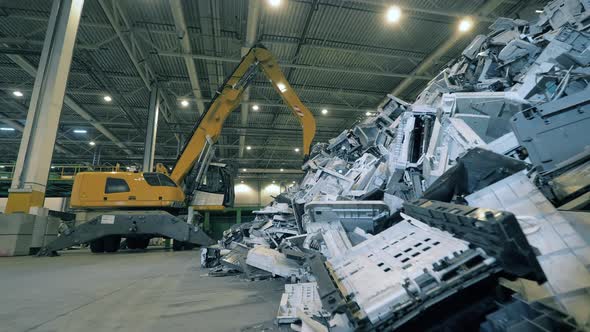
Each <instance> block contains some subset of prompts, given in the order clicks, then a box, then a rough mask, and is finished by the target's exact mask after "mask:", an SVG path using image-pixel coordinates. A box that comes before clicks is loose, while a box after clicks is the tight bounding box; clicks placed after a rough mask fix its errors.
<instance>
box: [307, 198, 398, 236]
mask: <svg viewBox="0 0 590 332" xmlns="http://www.w3.org/2000/svg"><path fill="white" fill-rule="evenodd" d="M305 212H306V213H307V215H308V216H309V218H310V221H311V222H318V223H321V222H326V223H330V222H338V221H339V222H340V223H342V226H343V227H344V229H345V230H346V231H347V232H352V231H354V229H355V228H356V227H359V228H361V229H363V230H364V231H367V232H373V231H374V230H375V228H376V226H377V222H378V221H379V220H380V219H381V218H383V217H387V216H389V206H388V205H387V204H386V203H385V202H383V201H335V202H323V201H320V202H318V201H316V202H310V203H308V204H306V205H305Z"/></svg>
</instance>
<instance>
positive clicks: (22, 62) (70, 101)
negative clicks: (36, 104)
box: [6, 54, 133, 155]
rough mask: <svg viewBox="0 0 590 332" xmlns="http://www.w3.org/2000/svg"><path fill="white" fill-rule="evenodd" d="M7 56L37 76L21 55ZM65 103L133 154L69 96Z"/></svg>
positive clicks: (30, 73)
mask: <svg viewBox="0 0 590 332" xmlns="http://www.w3.org/2000/svg"><path fill="white" fill-rule="evenodd" d="M6 56H7V57H8V58H10V60H12V61H13V62H14V63H16V64H17V65H18V66H20V67H21V68H22V69H24V71H25V72H27V74H29V75H30V76H32V77H36V76H37V68H35V66H33V65H32V64H30V63H29V62H28V61H27V60H25V59H24V58H23V57H21V56H20V55H12V54H9V55H6ZM64 103H65V104H66V105H68V107H69V108H71V109H72V110H73V111H74V112H76V113H78V115H80V116H81V117H82V118H83V119H84V120H86V121H88V122H89V123H90V124H91V125H92V126H93V127H94V128H96V130H98V131H99V132H101V133H102V134H103V135H104V136H106V137H107V138H108V139H110V140H111V141H112V142H113V143H115V145H117V146H118V147H119V148H120V149H121V150H123V151H124V152H125V153H127V154H128V155H130V154H132V153H133V152H132V151H131V150H130V149H129V148H128V147H127V146H126V145H125V144H124V143H123V142H121V140H119V139H118V138H117V137H115V135H113V133H111V131H109V130H108V129H107V128H106V127H105V126H103V125H102V124H100V122H99V121H98V120H96V119H95V118H94V116H92V115H91V114H90V113H88V112H87V111H86V110H85V109H84V108H82V106H80V105H78V103H76V102H75V101H74V100H73V99H72V98H71V97H70V96H69V95H68V94H66V95H65V96H64Z"/></svg>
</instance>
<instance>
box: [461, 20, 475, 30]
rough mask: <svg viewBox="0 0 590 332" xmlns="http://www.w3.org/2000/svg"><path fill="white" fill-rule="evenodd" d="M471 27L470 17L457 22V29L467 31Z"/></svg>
mask: <svg viewBox="0 0 590 332" xmlns="http://www.w3.org/2000/svg"><path fill="white" fill-rule="evenodd" d="M471 27H473V21H471V19H470V18H464V19H462V20H461V22H459V31H461V32H467V31H469V30H471Z"/></svg>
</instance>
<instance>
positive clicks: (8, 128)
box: [0, 127, 14, 131]
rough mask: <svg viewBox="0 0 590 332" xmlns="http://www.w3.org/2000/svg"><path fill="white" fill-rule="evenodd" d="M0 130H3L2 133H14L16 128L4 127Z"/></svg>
mask: <svg viewBox="0 0 590 332" xmlns="http://www.w3.org/2000/svg"><path fill="white" fill-rule="evenodd" d="M0 130H2V131H14V128H10V127H2V128H0Z"/></svg>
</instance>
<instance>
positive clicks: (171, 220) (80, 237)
mask: <svg viewBox="0 0 590 332" xmlns="http://www.w3.org/2000/svg"><path fill="white" fill-rule="evenodd" d="M109 235H120V236H122V237H126V236H129V235H134V236H136V235H153V236H164V237H169V238H171V239H174V240H177V241H182V242H188V243H192V244H197V245H212V244H214V243H215V241H213V240H212V239H211V238H210V237H209V236H208V235H207V234H205V232H204V231H203V230H202V229H200V228H199V227H197V226H193V225H189V224H187V223H186V222H185V221H184V220H182V219H180V218H178V217H175V216H173V215H171V214H170V213H167V212H164V211H126V212H117V213H116V214H104V215H101V216H98V217H96V218H93V219H91V220H90V221H88V222H86V223H83V224H80V225H78V226H76V227H74V228H72V229H67V230H66V231H65V232H63V233H62V234H61V235H60V236H59V237H58V238H57V239H55V241H53V242H51V243H49V244H48V245H47V246H45V247H43V248H42V249H41V250H40V251H39V253H38V255H39V256H52V255H55V254H56V253H57V251H58V250H62V249H65V248H68V247H71V246H74V245H79V244H82V243H88V242H90V241H93V240H96V239H99V238H102V237H104V236H109Z"/></svg>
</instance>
